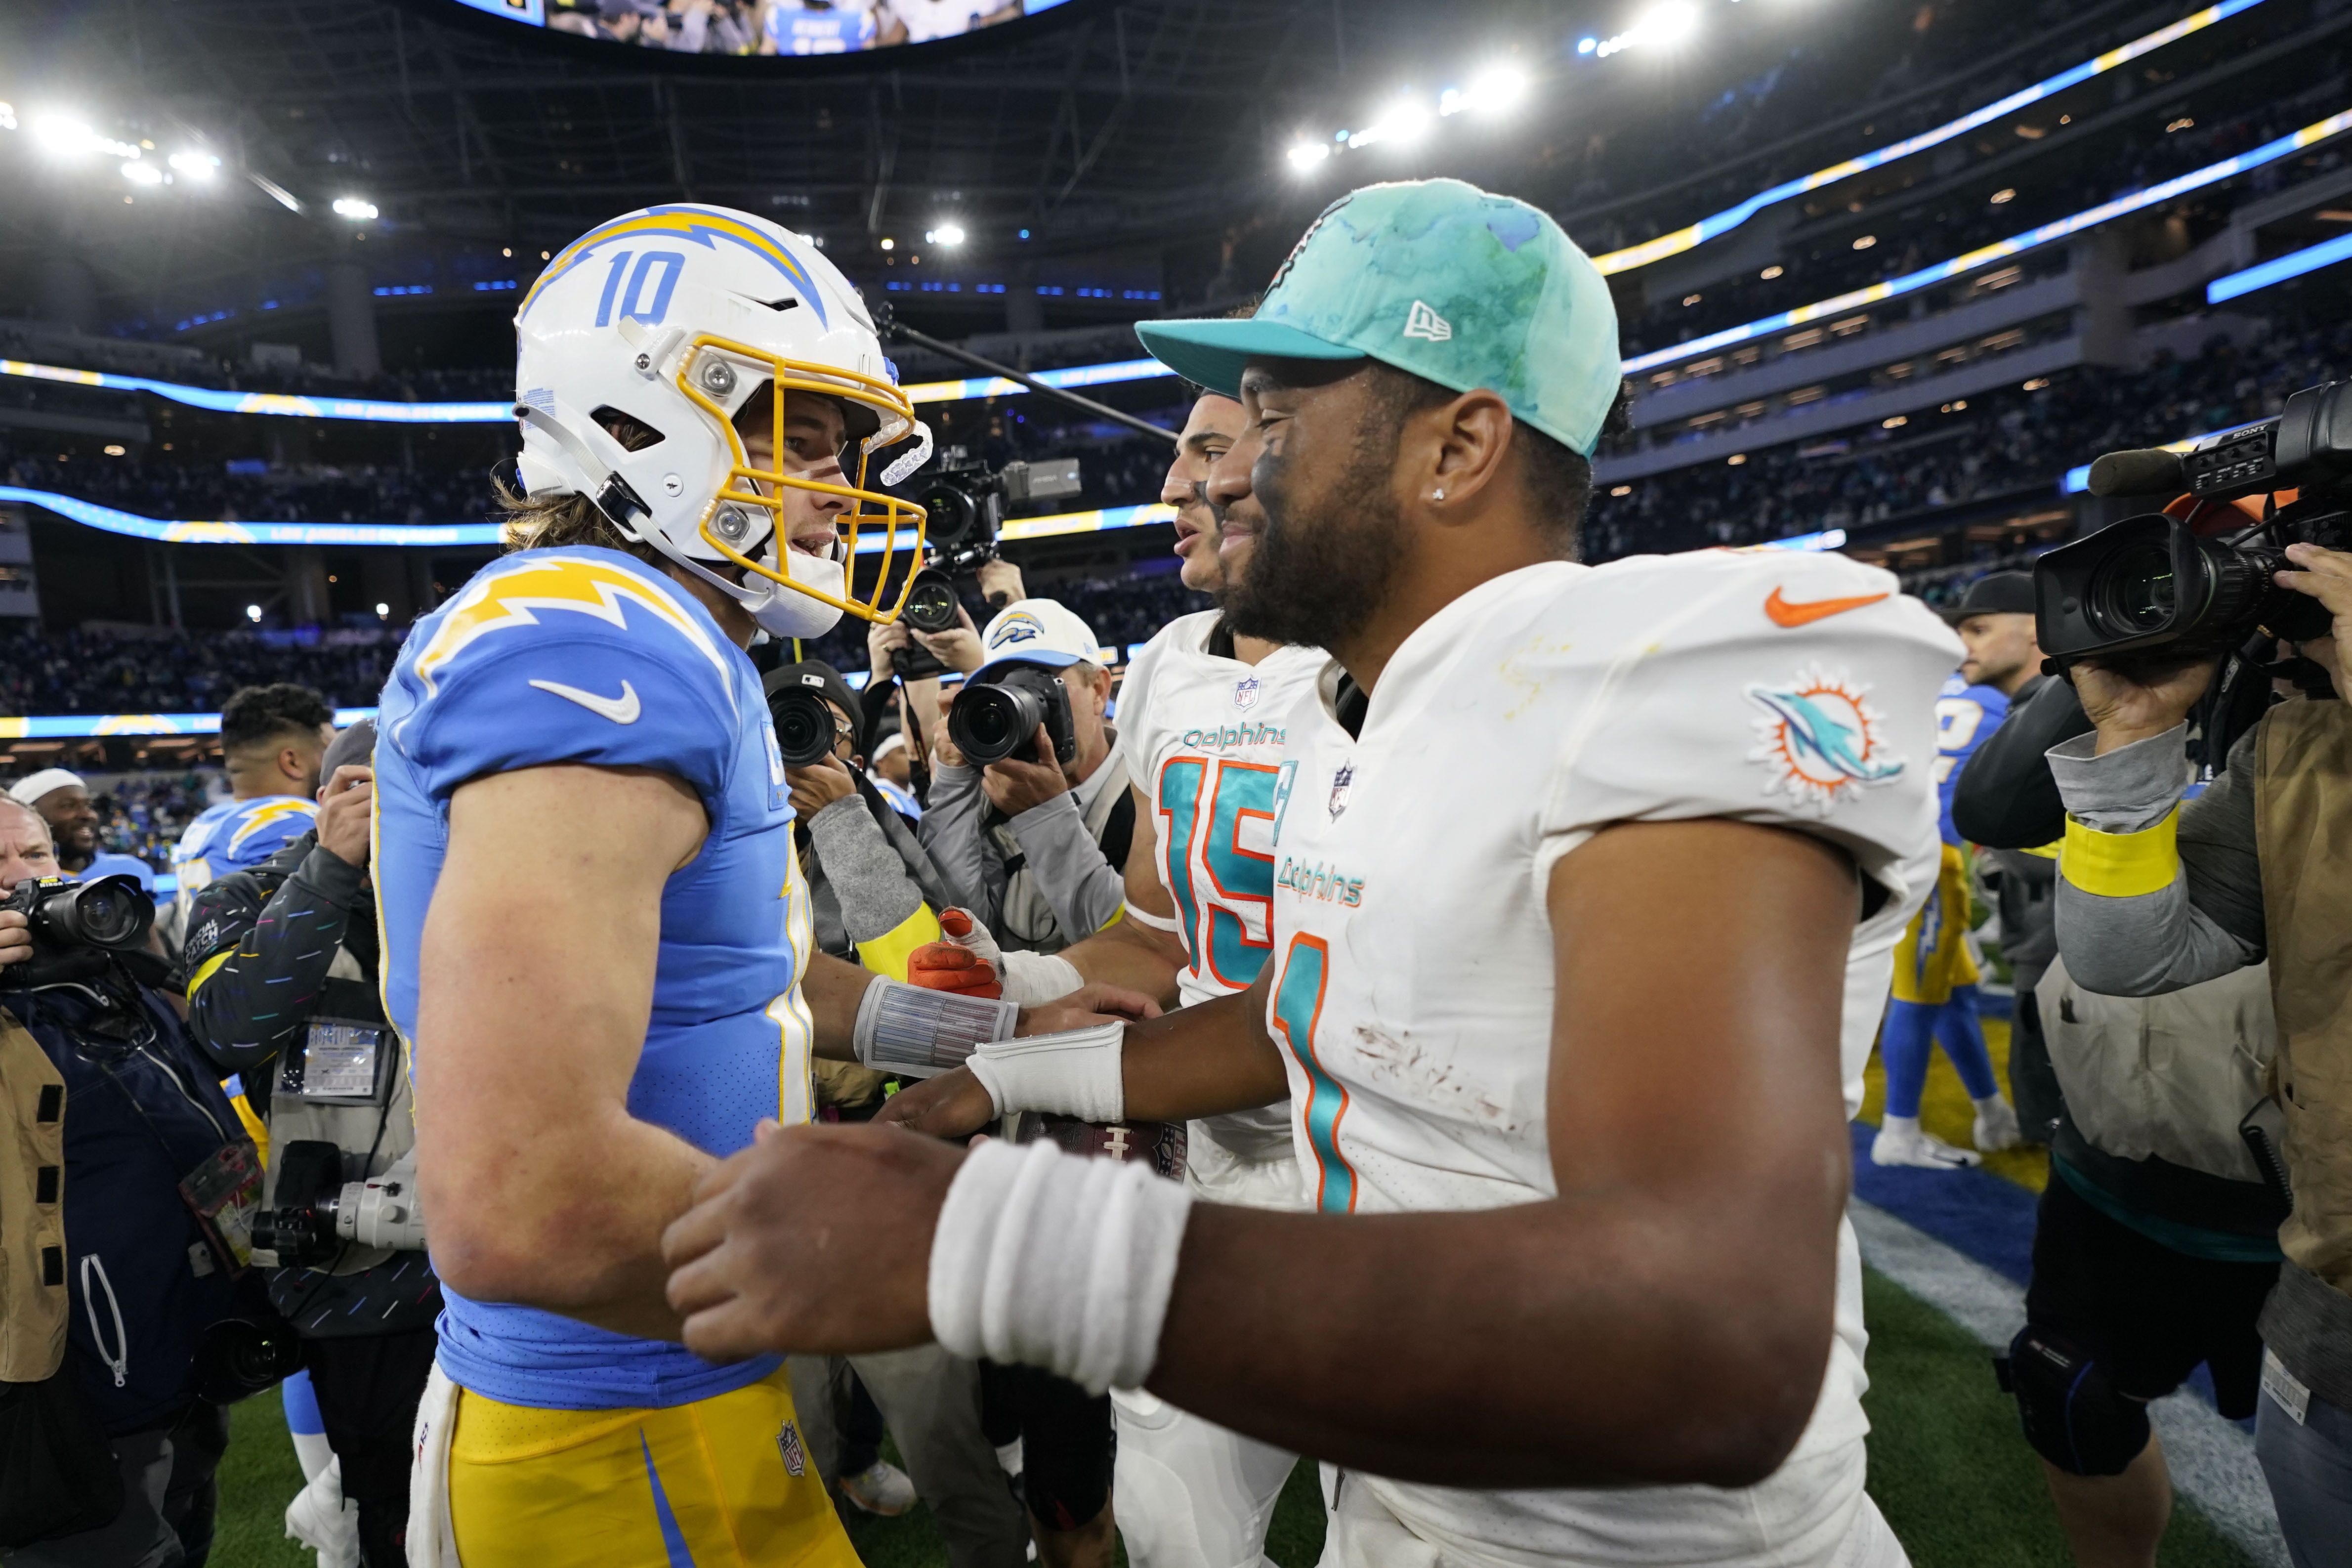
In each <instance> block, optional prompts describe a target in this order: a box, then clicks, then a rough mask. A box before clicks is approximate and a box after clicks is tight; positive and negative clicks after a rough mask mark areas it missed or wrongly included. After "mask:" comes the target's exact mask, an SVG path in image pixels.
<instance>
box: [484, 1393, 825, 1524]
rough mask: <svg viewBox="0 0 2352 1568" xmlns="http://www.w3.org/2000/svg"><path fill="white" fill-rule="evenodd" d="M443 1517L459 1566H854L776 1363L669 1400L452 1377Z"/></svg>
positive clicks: (789, 1394)
mask: <svg viewBox="0 0 2352 1568" xmlns="http://www.w3.org/2000/svg"><path fill="white" fill-rule="evenodd" d="M449 1518H450V1524H451V1527H452V1528H453V1530H454V1531H455V1532H456V1535H457V1556H458V1559H459V1560H460V1561H461V1562H462V1563H464V1564H465V1568H508V1565H509V1564H512V1565H515V1568H523V1565H529V1568H639V1565H643V1568H750V1565H753V1564H757V1565H759V1568H770V1565H772V1568H786V1565H787V1564H793V1565H805V1568H858V1561H857V1553H856V1551H855V1550H854V1549H853V1548H852V1547H851V1546H850V1544H849V1538H848V1537H847V1536H846V1535H844V1534H843V1533H842V1531H841V1523H840V1521H838V1520H837V1519H835V1516H834V1511H833V1503H832V1501H831V1500H830V1499H828V1498H827V1497H826V1496H825V1490H824V1482H823V1481H822V1480H820V1479H818V1477H817V1473H816V1465H815V1463H814V1461H813V1460H812V1459H811V1458H809V1455H808V1450H807V1448H806V1447H804V1446H803V1443H802V1440H801V1433H800V1424H799V1422H798V1421H797V1420H796V1419H795V1417H794V1415H793V1391H792V1384H791V1382H790V1381H789V1380H788V1379H787V1378H786V1376H785V1374H784V1372H783V1370H782V1368H781V1367H780V1368H778V1369H777V1370H776V1372H775V1373H774V1374H773V1375H772V1376H770V1377H768V1378H765V1379H763V1380H762V1381H761V1382H759V1383H755V1384H751V1385H750V1386H749V1387H747V1388H739V1389H737V1390H735V1391H734V1392H733V1393H731V1394H719V1395H718V1396H717V1397H715V1398H711V1399H703V1400H698V1401H696V1402H695V1403H693V1404H691V1405H674V1406H672V1407H670V1408H669V1409H667V1410H537V1409H531V1408H528V1407H526V1406H522V1405H501V1404H499V1402H498V1401H497V1400H494V1399H485V1398H483V1397H482V1396H481V1395H479V1394H471V1393H467V1392H466V1391H464V1390H460V1391H459V1392H458V1394H457V1422H456V1425H455V1426H454V1427H452V1429H451V1432H450V1438H449Z"/></svg>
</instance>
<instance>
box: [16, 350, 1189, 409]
mask: <svg viewBox="0 0 2352 1568" xmlns="http://www.w3.org/2000/svg"><path fill="white" fill-rule="evenodd" d="M1174 374H1176V373H1175V372H1174V371H1172V370H1170V369H1169V368H1168V367H1167V366H1166V365H1164V364H1161V363H1160V362H1159V361H1158V360H1156V359H1128V360H1118V361H1114V362H1112V363H1107V364H1082V365H1076V366H1074V367H1072V368H1069V369H1066V370H1041V371H1038V372H1037V373H1036V377H1037V379H1038V380H1039V381H1042V382H1044V383H1045V384H1046V385H1048V386H1104V385H1108V384H1112V383H1114V382H1121V381H1150V380H1152V379H1154V378H1155V377H1158V376H1163V375H1174ZM0 375H21V376H28V377H31V378H32V379H34V380H36V381H58V382H64V383H66V384H68V385H72V386H97V387H104V388H106V389H107V390H108V391H110V392H152V393H153V394H154V395H156V396H158V397H163V398H168V399H170V400H171V401H172V402H173V403H181V404H185V405H187V406H189V407H191V408H206V409H210V410H212V411H213V412H214V413H215V414H280V415H290V416H294V417H295V418H298V419H357V420H364V421H368V422H371V423H374V424H378V425H509V424H512V423H513V422H514V404H513V403H512V402H511V401H507V402H501V403H386V402H383V401H380V400H376V399H372V398H365V397H296V396H292V395H287V394H283V393H276V392H222V391H220V390H218V389H217V388H215V387H209V386H186V385H183V384H181V383H179V382H175V381H156V380H153V379H152V378H150V377H148V376H143V375H115V374H110V373H109V372H106V371H98V370H68V369H65V368H64V367H62V366H59V365H54V364H36V363H33V362H31V361H29V360H20V359H0ZM1028 390H1029V389H1028V388H1027V387H1025V386H1024V385H1022V384H1020V383H1019V382H1017V381H1007V380H1005V379H1004V378H1003V376H977V377H973V378H971V379H969V380H964V381H926V382H918V383H916V384H913V385H910V386H908V388H906V393H907V396H908V399H909V400H911V401H913V402H916V403H953V402H956V401H958V400H959V399H961V398H967V397H1013V396H1018V395H1021V394H1023V393H1025V392H1027V391H1028Z"/></svg>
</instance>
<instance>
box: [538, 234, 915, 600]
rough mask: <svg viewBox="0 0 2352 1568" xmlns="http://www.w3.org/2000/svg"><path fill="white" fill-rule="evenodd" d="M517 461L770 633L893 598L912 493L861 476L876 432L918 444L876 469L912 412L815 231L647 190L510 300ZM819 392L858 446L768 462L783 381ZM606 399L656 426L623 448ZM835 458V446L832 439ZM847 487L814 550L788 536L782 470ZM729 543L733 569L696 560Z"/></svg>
mask: <svg viewBox="0 0 2352 1568" xmlns="http://www.w3.org/2000/svg"><path fill="white" fill-rule="evenodd" d="M515 341H516V363H515V416H516V418H518V419H519V420H520V421H521V423H522V457H521V459H520V464H519V467H520V471H521V476H522V483H523V489H524V490H525V491H526V492H527V493H529V494H530V495H533V496H541V495H548V494H556V493H576V494H580V495H584V496H587V497H589V498H590V499H591V500H593V501H594V503H595V505H596V507H597V509H598V510H601V511H602V512H604V515H605V516H606V517H607V518H609V519H611V520H612V521H613V523H614V526H615V527H617V528H618V529H620V530H621V531H623V532H624V533H625V534H627V535H628V536H629V537H631V538H633V539H635V540H638V541H640V542H644V543H646V544H650V545H652V546H653V547H654V548H655V549H656V550H658V551H660V552H662V553H663V554H664V555H666V556H667V557H668V558H669V559H671V560H672V561H675V562H677V563H678V564H680V565H682V566H684V567H685V568H686V569H687V570H688V571H690V572H692V573H694V574H696V575H698V576H699V577H701V578H702V579H704V580H705V581H706V582H709V583H710V584H713V585H714V586H716V587H718V588H719V590H721V591H722V592H724V593H726V594H728V595H730V596H731V597H733V598H734V599H735V600H736V601H737V602H739V603H740V604H741V605H743V607H744V608H745V609H746V610H747V611H749V612H750V613H751V617H752V619H753V620H754V621H756V622H757V623H758V624H759V625H760V626H761V627H762V628H763V629H765V630H766V631H768V632H770V633H772V634H773V635H775V636H777V637H819V636H822V635H823V634H824V633H825V632H827V631H830V630H831V629H832V628H833V627H834V626H835V624H836V623H838V622H839V620H840V619H841V616H842V612H844V611H847V612H848V613H849V614H851V615H854V616H860V617H862V618H864V619H866V620H872V621H889V620H894V619H896V618H897V616H898V609H899V605H901V604H903V603H904V602H905V599H906V591H907V586H908V584H911V583H912V581H913V576H912V574H906V575H905V579H904V581H902V582H901V583H900V584H899V586H898V597H897V600H896V602H893V603H891V604H890V605H887V607H886V606H885V605H883V603H882V596H883V594H884V591H885V585H886V584H888V583H889V582H890V580H891V577H892V576H893V573H892V572H891V570H890V568H891V566H892V565H893V564H894V562H895V558H896V556H897V553H898V551H899V550H900V549H902V548H904V549H908V550H911V551H912V552H915V554H916V555H917V556H918V557H919V554H920V552H921V549H922V538H923V510H922V508H920V507H919V506H917V505H915V504H914V503H913V502H911V501H905V500H898V498H897V497H895V496H887V495H884V494H882V493H881V492H880V491H878V490H873V489H866V469H867V467H868V465H869V463H870V462H871V460H872V458H873V457H874V455H875V454H876V453H877V452H878V451H880V450H881V449H882V448H884V447H890V446H893V445H896V444H898V443H899V442H903V441H907V440H908V439H910V438H912V439H913V440H914V441H915V442H916V445H915V446H914V447H910V448H908V450H907V451H906V452H905V453H904V454H903V455H902V456H900V457H899V458H898V460H897V461H895V462H893V463H891V464H890V466H889V468H887V470H886V472H885V473H884V475H883V478H882V482H883V483H884V484H895V483H897V482H898V480H899V479H904V478H905V477H906V476H907V475H908V474H909V473H912V472H913V471H914V469H915V468H917V467H919V465H920V464H921V463H922V461H923V460H924V459H925V458H928V457H929V454H930V445H931V442H930V432H929V429H928V428H927V427H925V426H923V425H922V423H921V422H920V421H919V420H918V419H917V418H916V417H915V410H914V406H913V405H912V404H910V403H908V400H907V395H906V394H905V393H903V392H901V391H899V390H898V384H897V373H896V371H895V370H894V369H893V368H892V367H891V365H890V363H889V362H888V361H887V360H886V359H884V358H883V356H882V346H881V344H880V342H877V339H876V337H875V332H874V321H873V318H872V317H870V316H869V315H867V314H866V306H865V303H864V301H863V300H859V299H858V297H857V291H856V289H853V288H852V287H851V286H850V283H849V280H848V279H845V278H844V277H843V276H842V275H841V273H840V272H839V270H838V269H836V268H835V267H834V265H833V264H832V263H831V262H829V261H827V260H826V259H825V258H824V255H823V254H822V253H821V252H820V251H819V250H818V249H817V248H816V247H815V245H814V244H813V243H812V242H810V241H809V240H808V239H806V238H805V237H802V236H800V235H796V234H793V233H792V232H791V231H790V230H788V229H785V228H782V227H780V226H777V225H775V224H772V223H770V222H769V221H768V220H767V219H765V218H761V217H754V216H751V214H750V213H743V212H736V211H733V210H732V209H730V208H727V207H712V206H689V205H675V206H658V207H647V208H646V209H644V210H643V211H641V212H633V213H629V214H627V215H625V216H622V217H617V218H614V219H613V220H612V221H611V222H609V223H604V224H599V225H598V226H596V227H594V228H592V229H590V230H589V231H588V232H587V233H586V234H583V235H582V236H581V237H579V238H578V239H575V240H573V241H572V243H571V244H570V245H567V246H565V247H563V248H562V250H561V251H559V252H557V253H556V256H555V258H554V259H553V260H551V261H550V262H549V263H548V265H547V269H546V270H545V271H544V272H542V273H541V274H540V277H539V280H538V281H537V282H535V283H533V284H532V285H531V287H530V292H529V293H528V294H526V295H524V296H523V300H522V308H521V309H520V310H517V311H516V312H515ZM769 386H773V388H774V389H775V395H774V397H773V399H772V402H773V405H774V417H775V445H774V447H773V448H772V451H773V457H772V459H771V460H772V463H773V464H774V467H772V468H753V467H751V462H750V459H749V458H748V457H747V456H746V454H745V452H744V448H743V440H742V437H741V436H740V434H739V433H738V431H737V430H736V428H735V425H734V419H735V416H736V415H738V414H739V413H740V412H741V411H742V410H743V408H744V406H745V405H747V404H749V403H750V402H751V399H752V398H754V397H755V396H757V395H759V394H760V392H761V389H762V388H765V387H769ZM787 392H811V393H818V394H822V395H824V396H827V397H830V398H833V399H835V400H836V401H837V402H838V403H839V405H840V406H841V409H842V411H843V413H844V414H845V416H847V424H848V428H849V431H850V437H851V440H852V441H853V442H854V443H855V444H856V468H855V470H854V475H855V477H854V478H852V479H850V482H848V483H846V484H836V483H829V482H825V481H824V480H819V479H803V478H802V477H800V476H798V475H795V474H793V473H789V472H786V471H785V468H786V466H787V465H788V463H789V462H790V461H791V459H790V458H789V457H788V456H787V453H786V448H785V446H784V428H783V426H784V401H785V399H784V395H785V394H786V393H787ZM608 408H609V409H614V410H617V411H618V412H620V413H622V414H625V415H627V416H629V417H630V418H631V419H634V420H635V421H636V422H638V423H639V424H642V425H645V426H648V427H649V428H651V429H653V430H654V431H656V432H657V433H658V434H659V436H660V439H659V440H657V441H655V442H654V443H652V444H651V445H649V446H646V447H641V448H639V449H638V450H636V451H634V452H633V451H630V450H629V449H628V448H627V447H624V446H623V445H622V444H621V443H620V442H618V441H616V440H614V438H613V437H612V435H611V434H610V433H609V432H608V431H607V430H606V429H605V428H604V425H603V424H601V423H600V422H599V421H598V419H597V417H596V416H597V415H598V414H599V412H600V411H602V410H604V409H608ZM842 464H843V468H845V469H847V468H849V464H850V458H849V456H848V454H847V453H846V452H845V453H844V454H843V457H842ZM795 489H797V490H805V491H813V492H815V493H818V494H822V495H830V496H839V497H843V498H845V499H846V500H849V501H851V502H852V503H853V504H852V509H851V510H850V511H849V512H847V513H846V514H845V517H844V519H843V521H844V522H845V524H846V529H845V537H844V538H841V539H839V540H837V541H836V542H835V547H834V550H833V552H832V554H831V557H830V558H829V559H820V558H817V557H814V556H811V555H809V554H808V553H806V552H793V551H792V550H791V549H790V548H789V542H788V531H787V529H786V527H785V520H784V506H785V500H784V497H785V495H786V494H787V492H789V491H792V490H795ZM871 531H879V532H880V533H881V534H882V536H883V538H884V540H885V548H884V551H883V553H882V558H881V560H880V561H879V563H877V564H878V566H879V568H880V569H879V570H878V571H877V573H876V574H875V577H874V585H873V588H872V590H871V591H870V592H868V593H866V594H865V595H853V594H852V592H851V587H850V583H849V573H848V563H849V561H850V559H851V557H852V556H854V555H855V554H856V552H857V546H858V542H859V540H860V536H861V534H866V533H869V532H871ZM728 563H732V564H734V565H736V566H739V567H740V568H742V571H743V580H742V581H741V582H740V583H736V582H731V581H730V580H729V579H728V578H727V577H725V576H722V575H721V574H719V572H717V571H715V570H714V568H715V567H718V566H721V565H724V564H728Z"/></svg>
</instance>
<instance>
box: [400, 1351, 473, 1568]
mask: <svg viewBox="0 0 2352 1568" xmlns="http://www.w3.org/2000/svg"><path fill="white" fill-rule="evenodd" d="M454 1426H457V1384H454V1383H452V1382H450V1381H449V1374H448V1373H445V1372H443V1371H442V1370H441V1363H439V1362H437V1361H436V1362H435V1363H433V1375H432V1376H430V1377H428V1378H426V1379H425V1397H424V1398H423V1399H422V1400H420V1401H418V1403H417V1405H416V1433H415V1442H414V1443H413V1444H412V1445H411V1449H410V1451H411V1453H412V1455H413V1456H414V1457H413V1458H411V1460H410V1462H409V1469H408V1568H462V1565H461V1564H460V1563H458V1561H457V1531H456V1530H455V1528H454V1527H453V1526H452V1525H451V1524H450V1521H449V1433H450V1429H451V1428H452V1427H454Z"/></svg>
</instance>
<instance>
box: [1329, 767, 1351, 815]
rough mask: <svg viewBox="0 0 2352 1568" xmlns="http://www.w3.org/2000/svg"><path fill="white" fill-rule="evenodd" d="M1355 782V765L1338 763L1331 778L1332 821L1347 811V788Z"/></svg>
mask: <svg viewBox="0 0 2352 1568" xmlns="http://www.w3.org/2000/svg"><path fill="white" fill-rule="evenodd" d="M1355 782H1356V764H1355V763H1340V764H1339V772H1338V773H1334V774H1333V775H1332V777H1331V816H1332V819H1333V820H1334V821H1337V820H1338V819H1339V814H1340V813H1341V812H1343V811H1345V810H1347V809H1348V786H1349V785H1350V784H1354V783H1355Z"/></svg>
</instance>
